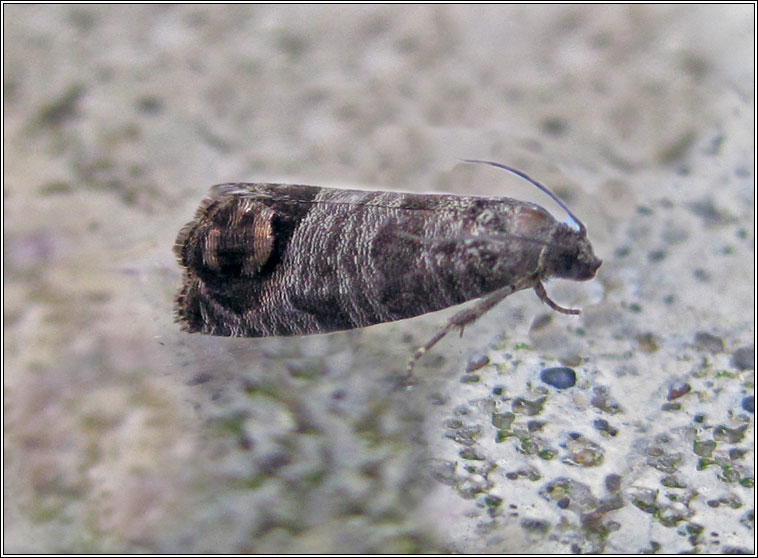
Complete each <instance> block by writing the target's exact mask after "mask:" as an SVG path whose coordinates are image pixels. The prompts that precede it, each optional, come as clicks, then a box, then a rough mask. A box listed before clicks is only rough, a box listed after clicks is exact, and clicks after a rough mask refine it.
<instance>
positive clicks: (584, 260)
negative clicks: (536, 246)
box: [545, 223, 603, 281]
mask: <svg viewBox="0 0 758 558" xmlns="http://www.w3.org/2000/svg"><path fill="white" fill-rule="evenodd" d="M602 263H603V262H602V260H600V259H599V258H598V257H597V256H595V253H594V252H593V251H592V245H591V244H590V241H589V240H587V235H586V233H585V231H583V230H582V231H577V230H575V229H572V228H571V227H569V226H568V225H565V224H563V223H561V224H559V225H558V227H557V228H556V230H555V233H554V235H553V238H552V240H551V243H550V246H549V247H548V250H547V256H546V261H545V266H546V269H547V270H548V272H549V274H550V275H552V276H553V277H559V278H561V279H571V280H573V281H589V280H590V279H592V278H593V277H595V273H596V272H597V269H598V268H599V267H600V265H601V264H602Z"/></svg>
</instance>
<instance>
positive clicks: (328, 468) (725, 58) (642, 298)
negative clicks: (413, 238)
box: [3, 5, 755, 553]
mask: <svg viewBox="0 0 758 558" xmlns="http://www.w3.org/2000/svg"><path fill="white" fill-rule="evenodd" d="M754 18H755V13H754V6H753V5H726V6H715V5H714V6H707V5H697V6H686V5H679V6H646V5H634V6H621V5H614V6H589V5H582V6H568V5H561V6H538V5H529V6H516V5H513V6H512V5H496V6H472V7H468V6H465V7H464V6H395V5H388V6H370V7H350V6H343V5H329V6H308V7H303V6H245V5H233V6H174V5H138V6H125V5H113V6H83V5H61V6H55V5H36V6H35V5H4V6H3V31H4V35H5V39H4V63H5V67H4V75H3V83H4V116H5V126H4V140H5V141H4V155H5V158H4V163H5V168H4V190H3V198H4V200H3V201H4V217H5V221H4V227H3V230H4V235H5V236H4V243H3V259H4V264H5V269H4V287H3V292H4V320H5V321H4V341H5V345H4V365H5V366H4V372H5V373H4V390H3V395H4V407H3V408H4V474H5V476H4V486H3V490H4V504H3V505H4V507H3V515H4V519H3V521H4V527H5V533H4V534H5V548H4V550H5V551H6V552H193V553H206V552H226V553H236V552H289V553H298V552H318V553H332V552H352V553H365V552H401V553H402V552H459V553H470V552H487V553H503V552H510V553H512V552H544V553H551V552H578V551H584V552H607V553H618V552H662V553H675V552H703V553H719V552H728V551H731V552H753V551H754V546H753V541H754V519H753V517H754V501H755V492H754V458H755V454H754V415H753V393H754V359H755V357H754V342H755V313H754V309H755V294H754V293H755V289H754V284H755V274H754V264H755V227H754V223H755V193H754V192H755V174H754V170H755V135H754V134H755V128H754V124H755V107H754V85H755V74H754V69H755V59H754V48H755V28H754V21H755V19H754ZM466 157H477V158H489V159H495V160H498V161H501V162H504V163H508V164H511V165H515V166H518V167H520V168H522V169H523V170H525V171H527V172H529V173H531V174H533V175H534V176H536V177H538V178H539V179H541V180H542V181H544V182H545V183H547V184H549V185H551V187H553V188H554V189H555V190H556V192H557V193H559V195H561V196H562V197H563V199H564V200H565V201H566V202H567V203H568V204H569V206H570V207H571V208H572V210H573V211H574V212H575V213H576V214H577V215H578V216H579V217H580V218H581V219H583V220H584V221H585V223H586V225H587V228H588V230H589V238H590V239H591V240H592V242H593V245H594V247H595V250H596V252H597V253H598V254H599V256H600V257H601V258H603V260H604V264H603V267H602V268H601V269H600V272H599V274H598V277H597V278H596V279H595V280H594V281H592V282H589V283H582V284H574V283H570V282H561V281H557V282H554V283H551V284H550V285H548V291H549V292H550V293H551V295H552V296H553V297H554V298H555V299H556V300H557V301H558V302H559V303H562V304H564V305H569V306H575V307H580V308H582V309H583V314H582V315H581V316H579V317H573V316H564V315H558V314H555V313H552V312H551V311H550V310H549V308H547V307H546V306H544V305H542V304H541V303H540V302H539V300H538V299H537V298H536V297H535V296H534V294H533V293H531V292H521V293H517V294H516V295H514V296H512V297H510V298H508V299H507V300H505V301H504V302H503V303H502V304H501V305H499V306H498V307H497V308H495V309H494V310H493V311H492V312H491V313H490V314H488V315H487V316H485V317H484V318H483V319H482V320H481V321H480V322H479V323H477V324H475V325H474V326H472V327H470V328H467V330H466V332H465V335H464V336H463V338H459V337H458V336H457V335H451V336H449V338H447V339H445V341H444V342H442V343H440V344H439V345H438V347H436V348H435V349H434V351H433V352H432V353H431V354H429V355H427V356H426V357H424V360H423V361H422V363H421V364H420V366H419V368H418V376H419V378H420V381H419V384H418V385H417V386H416V387H415V388H414V389H413V390H410V391H403V390H398V389H396V382H395V380H396V379H397V376H398V374H399V373H400V372H401V371H402V369H403V367H404V365H405V361H406V358H407V356H408V354H409V353H410V352H411V350H412V349H413V348H414V347H415V346H416V345H418V344H419V343H421V342H423V341H425V340H426V339H427V338H428V337H429V336H430V335H431V334H432V333H433V332H434V330H435V329H436V327H437V326H439V325H440V324H441V323H443V321H444V320H445V318H446V317H447V316H449V315H450V312H452V311H446V312H442V313H438V314H434V315H429V316H424V317H421V318H418V319H415V320H410V321H405V322H400V323H396V324H386V325H381V326H376V327H372V328H367V329H364V330H360V331H351V332H346V333H337V334H332V335H327V336H314V337H304V338H292V339H284V338H282V339H252V340H250V339H217V338H208V337H202V336H190V335H186V334H182V333H181V332H179V331H178V329H177V327H176V326H175V325H174V324H173V322H172V307H171V306H172V296H173V293H174V291H175V290H176V289H177V287H178V284H179V270H178V268H177V266H176V264H175V262H174V260H173V257H172V254H171V246H172V243H173V241H174V237H175V235H176V232H177V231H178V230H179V228H180V227H181V226H182V225H183V224H184V223H185V222H187V221H188V220H189V219H190V218H191V216H192V214H193V212H194V210H195V207H196V206H197V204H198V203H199V202H200V200H201V199H202V198H203V196H204V195H205V193H206V191H207V189H208V187H209V186H210V185H211V184H214V183H219V182H227V181H271V182H274V181H280V182H300V183H307V184H315V185H321V186H334V185H336V186H340V185H342V186H353V187H364V188H373V189H399V190H411V191H420V192H422V191H447V192H456V193H471V194H482V195H509V196H512V197H518V198H521V199H530V200H533V201H536V202H538V203H540V204H543V205H544V206H545V207H546V208H548V209H550V210H551V211H554V212H555V214H556V215H561V218H562V214H561V213H560V210H558V209H557V208H556V207H555V206H554V205H551V204H550V203H548V200H546V199H545V197H544V196H541V194H540V193H539V192H535V191H534V189H533V188H529V186H528V185H524V184H523V183H522V182H520V181H519V180H518V179H516V178H515V177H511V176H507V175H505V174H504V173H499V172H497V171H495V170H494V169H489V168H478V167H473V166H469V165H463V164H460V163H459V159H460V158H466ZM453 311H454V310H453ZM554 367H568V368H571V369H572V370H573V371H574V372H575V375H576V381H575V385H574V386H573V387H566V388H562V389H558V388H556V387H553V386H551V385H549V384H547V383H545V382H543V381H542V380H541V371H542V370H543V369H546V368H554ZM569 376H570V375H569ZM561 377H562V378H563V379H565V377H564V376H561Z"/></svg>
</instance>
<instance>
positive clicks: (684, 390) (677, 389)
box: [666, 382, 692, 401]
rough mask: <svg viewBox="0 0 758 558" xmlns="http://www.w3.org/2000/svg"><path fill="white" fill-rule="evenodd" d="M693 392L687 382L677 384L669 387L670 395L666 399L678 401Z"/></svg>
mask: <svg viewBox="0 0 758 558" xmlns="http://www.w3.org/2000/svg"><path fill="white" fill-rule="evenodd" d="M691 390H692V387H691V386H690V384H688V383H687V382H677V383H675V384H672V385H670V386H669V393H668V396H666V399H668V400H669V401H671V400H673V399H677V398H679V397H681V396H682V395H686V394H688V393H689V392H690V391H691Z"/></svg>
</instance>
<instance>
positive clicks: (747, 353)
mask: <svg viewBox="0 0 758 558" xmlns="http://www.w3.org/2000/svg"><path fill="white" fill-rule="evenodd" d="M732 366H734V367H735V368H736V369H737V370H754V369H755V345H748V346H747V347H740V348H739V349H737V350H736V351H734V354H733V355H732Z"/></svg>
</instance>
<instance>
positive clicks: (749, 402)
mask: <svg viewBox="0 0 758 558" xmlns="http://www.w3.org/2000/svg"><path fill="white" fill-rule="evenodd" d="M742 408H743V409H745V410H746V411H747V412H748V413H755V396H754V395H748V396H747V397H744V398H743V399H742Z"/></svg>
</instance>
